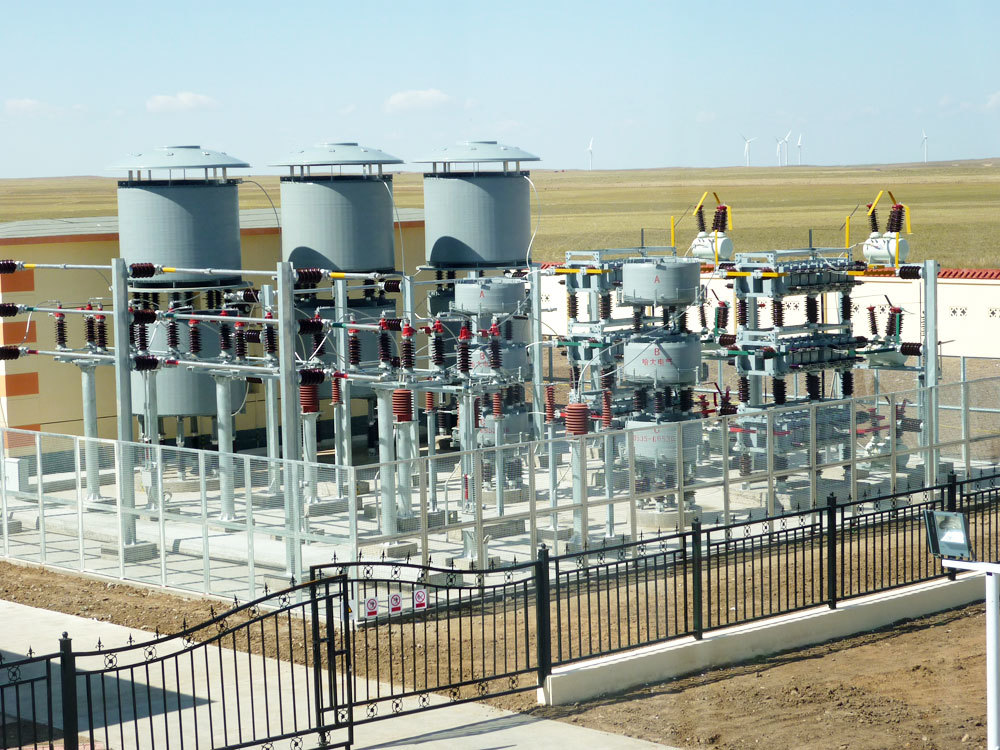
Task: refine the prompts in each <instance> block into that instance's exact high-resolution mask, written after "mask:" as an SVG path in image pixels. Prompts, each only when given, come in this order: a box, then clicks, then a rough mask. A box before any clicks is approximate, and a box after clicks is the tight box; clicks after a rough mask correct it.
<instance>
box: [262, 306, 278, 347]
mask: <svg viewBox="0 0 1000 750" xmlns="http://www.w3.org/2000/svg"><path fill="white" fill-rule="evenodd" d="M264 317H265V318H266V319H268V320H270V319H271V318H272V317H274V316H273V315H271V311H270V310H268V311H267V312H266V313H264ZM260 336H261V341H263V342H264V352H265V353H267V354H271V355H274V354H277V353H278V329H277V328H275V327H274V326H273V325H267V324H265V325H264V329H263V331H261V334H260Z"/></svg>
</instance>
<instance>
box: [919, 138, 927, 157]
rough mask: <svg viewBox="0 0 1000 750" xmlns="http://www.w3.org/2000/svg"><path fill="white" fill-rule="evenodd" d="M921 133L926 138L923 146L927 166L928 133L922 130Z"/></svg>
mask: <svg viewBox="0 0 1000 750" xmlns="http://www.w3.org/2000/svg"><path fill="white" fill-rule="evenodd" d="M920 132H921V133H922V134H923V136H924V140H923V146H924V164H926V163H927V131H926V130H921V131H920Z"/></svg>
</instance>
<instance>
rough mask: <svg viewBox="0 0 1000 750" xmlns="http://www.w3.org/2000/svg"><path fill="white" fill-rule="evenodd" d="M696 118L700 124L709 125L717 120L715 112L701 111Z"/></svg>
mask: <svg viewBox="0 0 1000 750" xmlns="http://www.w3.org/2000/svg"><path fill="white" fill-rule="evenodd" d="M694 119H695V122H697V123H698V124H699V125H707V124H708V123H710V122H715V112H699V113H698V114H697V115H696V116H695V118H694Z"/></svg>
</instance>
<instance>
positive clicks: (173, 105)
mask: <svg viewBox="0 0 1000 750" xmlns="http://www.w3.org/2000/svg"><path fill="white" fill-rule="evenodd" d="M215 106H217V102H216V101H215V99H213V98H212V97H210V96H205V95H204V94H195V93H194V92H192V91H178V92H177V93H176V94H156V95H155V96H151V97H149V99H147V100H146V109H147V110H148V111H149V112H190V111H191V110H196V109H211V108H213V107H215Z"/></svg>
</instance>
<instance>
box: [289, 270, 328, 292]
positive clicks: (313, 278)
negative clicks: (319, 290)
mask: <svg viewBox="0 0 1000 750" xmlns="http://www.w3.org/2000/svg"><path fill="white" fill-rule="evenodd" d="M323 275H324V273H323V269H321V268H296V269H295V288H296V289H308V288H310V287H312V286H315V285H316V284H318V283H319V282H320V280H321V279H322V278H323Z"/></svg>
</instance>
